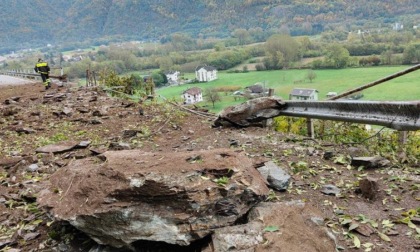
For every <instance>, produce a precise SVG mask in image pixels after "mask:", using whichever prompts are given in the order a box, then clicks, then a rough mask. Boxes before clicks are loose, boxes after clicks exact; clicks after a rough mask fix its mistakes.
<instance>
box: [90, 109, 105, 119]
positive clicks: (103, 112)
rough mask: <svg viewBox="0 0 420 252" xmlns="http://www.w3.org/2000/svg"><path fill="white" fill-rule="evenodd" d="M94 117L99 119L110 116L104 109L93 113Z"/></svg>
mask: <svg viewBox="0 0 420 252" xmlns="http://www.w3.org/2000/svg"><path fill="white" fill-rule="evenodd" d="M92 115H93V116H97V117H102V116H106V115H108V111H107V109H106V108H102V109H99V110H95V111H93V112H92Z"/></svg>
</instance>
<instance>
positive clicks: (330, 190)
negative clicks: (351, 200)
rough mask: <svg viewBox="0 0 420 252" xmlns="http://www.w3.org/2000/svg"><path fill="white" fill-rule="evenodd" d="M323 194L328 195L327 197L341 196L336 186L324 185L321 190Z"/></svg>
mask: <svg viewBox="0 0 420 252" xmlns="http://www.w3.org/2000/svg"><path fill="white" fill-rule="evenodd" d="M321 192H322V193H323V194H326V195H334V196H337V195H338V194H340V192H341V190H340V189H338V187H336V186H335V185H324V186H323V187H322V188H321Z"/></svg>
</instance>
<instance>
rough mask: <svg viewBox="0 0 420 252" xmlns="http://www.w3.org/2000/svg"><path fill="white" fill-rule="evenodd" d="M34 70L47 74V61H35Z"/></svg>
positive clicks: (48, 69) (48, 68)
mask: <svg viewBox="0 0 420 252" xmlns="http://www.w3.org/2000/svg"><path fill="white" fill-rule="evenodd" d="M34 70H35V72H37V73H45V74H47V73H48V72H49V71H50V67H49V66H48V63H47V62H43V61H41V62H38V63H36V65H35V68H34Z"/></svg>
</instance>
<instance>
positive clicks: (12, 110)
mask: <svg viewBox="0 0 420 252" xmlns="http://www.w3.org/2000/svg"><path fill="white" fill-rule="evenodd" d="M21 110H22V108H20V107H17V106H9V107H7V108H4V109H2V110H0V112H1V114H3V116H13V115H16V114H18V113H19V112H20V111H21Z"/></svg>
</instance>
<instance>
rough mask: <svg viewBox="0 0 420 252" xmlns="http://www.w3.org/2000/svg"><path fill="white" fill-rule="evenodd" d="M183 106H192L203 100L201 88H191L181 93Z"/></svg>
mask: <svg viewBox="0 0 420 252" xmlns="http://www.w3.org/2000/svg"><path fill="white" fill-rule="evenodd" d="M182 98H183V99H184V103H185V104H193V103H196V102H200V101H202V100H203V91H202V90H201V88H198V87H192V88H189V89H187V90H185V91H184V92H183V93H182Z"/></svg>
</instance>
